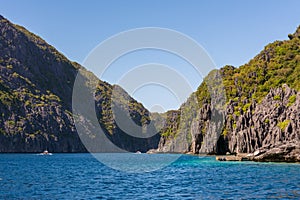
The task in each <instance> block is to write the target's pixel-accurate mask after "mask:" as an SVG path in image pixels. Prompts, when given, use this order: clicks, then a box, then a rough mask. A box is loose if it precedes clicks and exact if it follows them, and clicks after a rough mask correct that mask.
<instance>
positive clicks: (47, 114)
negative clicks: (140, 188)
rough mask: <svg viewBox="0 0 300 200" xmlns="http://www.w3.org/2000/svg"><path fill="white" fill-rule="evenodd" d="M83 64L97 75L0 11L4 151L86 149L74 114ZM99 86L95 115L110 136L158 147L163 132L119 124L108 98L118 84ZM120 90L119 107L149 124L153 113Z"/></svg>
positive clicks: (128, 144) (125, 144) (133, 147)
mask: <svg viewBox="0 0 300 200" xmlns="http://www.w3.org/2000/svg"><path fill="white" fill-rule="evenodd" d="M79 69H80V70H81V71H82V72H84V75H85V76H86V77H87V79H89V78H93V79H97V78H96V77H95V76H94V75H93V74H92V73H90V72H88V71H87V70H85V69H84V68H83V67H81V66H80V65H79V64H77V63H74V62H70V61H69V60H68V59H67V58H66V57H64V56H63V55H62V54H61V53H59V52H58V51H57V50H56V49H55V48H53V47H52V46H50V45H49V44H47V43H46V42H45V41H44V40H43V39H41V38H39V37H38V36H36V35H34V34H32V33H30V32H29V31H27V30H26V29H25V28H23V27H21V26H18V25H15V24H12V23H10V22H9V21H8V20H7V19H5V18H3V17H2V16H0V113H1V115H0V152H41V151H43V150H45V149H48V150H49V151H51V152H85V151H86V148H85V147H84V145H83V144H82V142H81V140H80V138H79V136H78V133H77V131H76V128H75V125H74V120H73V115H72V113H71V111H72V110H71V109H72V91H73V84H74V80H75V77H76V75H77V73H78V70H79ZM97 85H98V86H97V90H96V91H95V102H94V103H95V105H96V112H97V117H98V118H99V122H100V125H101V127H103V129H104V132H105V134H107V136H108V137H109V138H110V140H111V141H112V142H113V143H114V144H115V145H117V146H119V147H121V148H122V149H125V150H128V151H137V150H140V151H146V150H148V149H149V148H156V147H157V144H158V140H159V135H155V136H153V137H151V138H146V139H143V138H138V137H131V136H129V135H127V134H126V133H125V132H124V131H122V129H120V128H119V127H118V125H117V123H116V122H115V120H114V117H113V111H112V108H111V107H112V106H111V101H110V99H111V94H112V91H113V88H114V87H118V86H112V85H110V84H108V83H106V82H102V81H100V80H98V83H97ZM117 91H119V94H120V96H122V97H124V96H126V101H124V102H123V103H124V104H125V105H120V108H123V110H124V108H125V107H126V106H127V107H126V108H128V110H129V111H128V113H129V116H128V117H130V118H131V119H132V120H133V121H134V123H136V124H137V125H139V126H144V125H146V124H150V117H149V112H148V111H147V110H146V109H145V108H144V107H143V106H142V105H141V104H140V103H138V102H136V101H135V100H134V99H132V98H131V97H130V96H129V95H128V94H127V93H126V92H125V91H123V90H122V89H121V88H119V89H118V90H117ZM82 103H83V104H84V103H85V102H84V100H83V101H82ZM121 110H122V109H121ZM87 122H88V119H86V120H84V121H83V122H82V123H87ZM86 131H87V132H88V130H86Z"/></svg>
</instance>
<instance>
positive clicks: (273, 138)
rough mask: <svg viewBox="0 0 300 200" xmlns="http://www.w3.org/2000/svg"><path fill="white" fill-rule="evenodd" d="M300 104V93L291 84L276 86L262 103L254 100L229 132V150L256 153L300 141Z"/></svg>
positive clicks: (227, 137)
mask: <svg viewBox="0 0 300 200" xmlns="http://www.w3.org/2000/svg"><path fill="white" fill-rule="evenodd" d="M294 99H295V100H294ZM299 108H300V93H298V94H297V93H296V91H295V90H293V89H291V88H289V87H288V86H287V85H283V87H282V88H277V89H272V90H271V91H270V92H269V93H268V95H267V96H266V97H265V98H264V99H263V101H262V102H261V103H259V104H257V103H255V102H253V103H252V104H251V106H250V107H249V109H248V110H247V112H246V113H243V114H241V115H240V116H239V117H238V120H237V122H236V128H234V129H233V131H232V132H231V133H230V134H228V135H227V136H226V139H227V140H228V149H229V151H230V152H237V153H252V152H254V151H255V150H256V149H258V148H261V147H264V146H268V145H275V144H281V143H285V142H288V141H293V140H295V141H300V131H299V130H300V129H299V128H300V118H299V117H300V110H299Z"/></svg>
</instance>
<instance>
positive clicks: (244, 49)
mask: <svg viewBox="0 0 300 200" xmlns="http://www.w3.org/2000/svg"><path fill="white" fill-rule="evenodd" d="M299 7H300V1H297V0H282V1H279V0H264V1H261V0H252V1H237V0H236V1H233V0H228V1H216V0H207V1H205V0H202V1H201V0H188V1H183V0H181V1H179V0H163V1H159V0H152V1H146V0H127V1H121V0H119V1H116V0H110V1H109V0H107V1H101V0H99V1H98V0H97V1H96V0H94V1H93V0H88V1H80V0H74V1H71V0H64V1H62V0H52V1H40V0H27V1H24V0H0V14H1V15H3V16H4V17H6V18H8V19H9V20H11V21H12V22H13V23H17V24H20V25H22V26H24V27H26V28H27V29H29V30H30V31H32V32H34V33H36V34H37V35H39V36H41V37H42V38H44V39H45V40H46V41H47V42H48V43H50V44H51V45H53V46H54V47H55V48H57V49H58V50H59V51H61V52H62V53H63V54H64V55H66V56H67V57H68V58H69V59H70V60H73V61H77V62H79V63H83V61H84V59H85V57H86V56H87V55H88V54H89V52H90V51H91V50H92V49H93V48H95V47H96V46H97V45H98V44H99V43H100V42H102V41H104V40H105V39H107V38H108V37H111V36H112V35H115V34H117V33H119V32H122V31H126V30H128V29H133V28H141V27H162V28H169V29H174V30H176V31H179V32H182V33H184V34H186V35H188V36H189V37H191V38H193V39H194V40H196V41H197V42H198V43H199V44H200V45H202V46H203V47H204V48H205V50H206V51H207V52H208V53H209V55H210V56H211V58H212V59H213V61H214V62H215V64H216V66H217V67H218V68H219V67H222V66H224V65H226V64H230V65H234V66H240V65H242V64H244V63H246V62H248V61H249V59H251V58H252V57H254V56H255V55H256V54H257V53H259V52H260V51H261V50H262V49H263V47H264V46H265V45H267V44H268V43H270V42H272V41H275V40H283V39H287V35H288V34H289V33H293V32H294V31H295V29H296V27H297V26H298V25H300V12H299ZM149 62H159V63H163V64H168V65H169V66H171V67H174V69H175V70H177V71H178V72H179V73H181V74H183V76H185V77H186V78H187V79H188V80H189V81H190V84H191V87H192V90H196V88H197V86H198V85H199V84H200V83H201V78H199V77H198V76H196V75H195V73H194V72H193V70H192V67H191V66H188V64H187V63H185V62H184V61H182V60H181V59H179V58H176V56H173V55H169V54H166V53H162V52H157V51H145V52H137V53H136V55H129V56H128V57H127V58H121V59H120V60H118V62H116V63H114V66H112V69H111V70H110V71H111V72H108V73H107V75H106V76H103V77H102V78H103V79H104V80H107V81H108V82H110V83H117V82H118V78H120V77H121V76H122V74H123V73H125V72H126V70H129V69H131V68H134V67H136V65H139V64H143V63H149ZM90 70H92V71H94V72H95V73H96V74H97V71H96V69H90ZM125 89H126V88H125ZM132 95H133V96H134V97H135V98H136V99H138V100H139V101H141V102H142V103H144V104H145V106H146V107H147V108H149V109H151V107H153V106H154V105H156V104H158V105H161V106H162V107H163V108H164V110H167V109H176V108H178V107H179V105H180V104H181V103H182V102H180V101H178V100H176V98H175V97H174V96H172V94H169V95H168V91H167V90H166V89H165V88H157V86H153V87H151V86H147V87H144V88H142V89H140V90H137V91H136V93H134V94H132ZM154 96H155V97H156V98H153V97H154Z"/></svg>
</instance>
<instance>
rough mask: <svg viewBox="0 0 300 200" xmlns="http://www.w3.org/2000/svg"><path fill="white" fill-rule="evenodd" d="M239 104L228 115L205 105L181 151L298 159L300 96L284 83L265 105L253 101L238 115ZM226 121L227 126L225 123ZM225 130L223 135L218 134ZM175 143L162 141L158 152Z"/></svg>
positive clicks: (268, 97) (170, 140) (267, 99)
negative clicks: (189, 139)
mask: <svg viewBox="0 0 300 200" xmlns="http://www.w3.org/2000/svg"><path fill="white" fill-rule="evenodd" d="M244 103H245V104H246V103H249V101H247V100H246V101H245V102H244ZM235 104H236V102H234V101H229V103H228V105H227V107H226V111H225V112H224V113H223V112H220V111H217V110H214V111H212V109H211V106H210V105H209V104H204V105H203V107H202V108H201V109H199V110H198V114H197V117H196V118H194V119H193V121H192V123H191V126H190V129H189V130H190V132H188V133H185V134H187V135H186V136H185V137H186V138H187V137H191V141H190V142H189V141H187V142H186V145H185V146H182V145H181V149H180V150H181V151H180V152H181V153H184V152H192V153H196V154H197V153H209V154H226V153H227V152H230V153H253V152H254V151H255V150H257V149H261V151H264V152H265V154H263V155H260V157H255V159H256V160H258V161H263V160H264V161H266V160H271V158H274V160H275V161H279V160H281V161H292V160H293V161H296V160H298V158H299V148H298V147H299V142H300V131H299V130H300V93H297V92H296V91H295V90H293V89H291V88H289V87H288V86H287V85H286V84H284V85H283V86H282V87H281V88H276V89H272V90H271V91H270V92H269V93H268V94H267V96H266V97H265V98H264V99H263V100H262V102H261V103H256V102H252V103H251V104H250V106H249V108H248V110H246V112H244V111H242V110H240V115H239V116H238V115H236V114H235V113H234V106H235ZM216 116H217V117H216ZM211 119H219V120H214V121H212V120H211ZM223 119H225V121H224V124H223V123H221V122H222V120H223ZM223 125H224V126H223ZM222 128H223V135H218V134H217V133H218V132H220V129H222ZM224 129H226V131H224ZM224 132H226V134H224ZM181 134H183V133H181ZM189 134H190V136H188V135H189ZM181 137H182V136H181ZM162 141H163V143H162ZM173 141H174V140H172V139H169V141H168V140H167V141H166V138H161V142H160V144H159V146H160V148H159V149H158V151H162V150H163V149H164V148H165V144H170V143H172V144H175V142H173ZM297 146H298V147H297ZM182 147H184V148H183V149H182ZM175 148H176V147H173V149H175ZM273 148H274V149H273ZM288 149H290V151H288ZM277 154H278V157H276V155H277ZM280 155H281V156H280ZM272 156H273V157H272ZM275 158H276V159H275Z"/></svg>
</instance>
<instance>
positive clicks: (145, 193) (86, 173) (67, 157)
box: [0, 153, 300, 200]
mask: <svg viewBox="0 0 300 200" xmlns="http://www.w3.org/2000/svg"><path fill="white" fill-rule="evenodd" d="M153 166H154V167H153ZM0 199H127V200H129V199H164V200H165V199H300V164H297V163H294V164H293V163H272V162H270V163H256V162H220V161H216V159H215V157H214V156H194V155H178V154H133V153H122V154H119V153H107V154H89V153H86V154H53V155H39V154H0Z"/></svg>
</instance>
